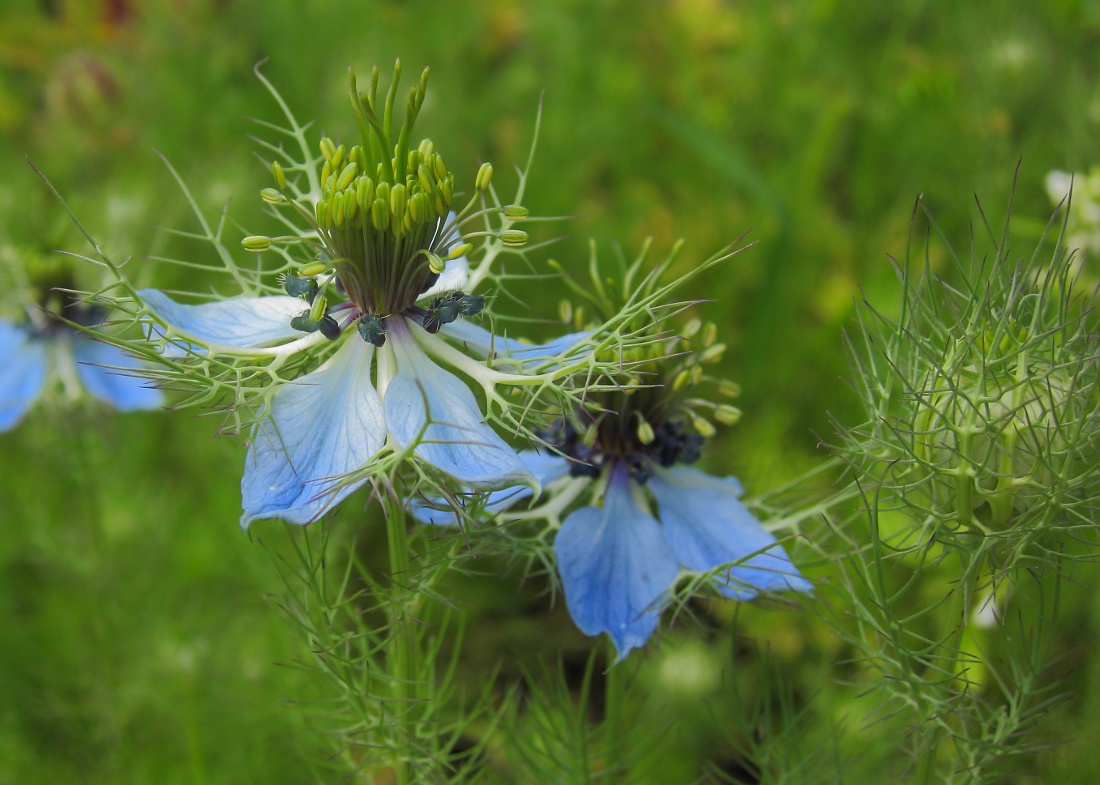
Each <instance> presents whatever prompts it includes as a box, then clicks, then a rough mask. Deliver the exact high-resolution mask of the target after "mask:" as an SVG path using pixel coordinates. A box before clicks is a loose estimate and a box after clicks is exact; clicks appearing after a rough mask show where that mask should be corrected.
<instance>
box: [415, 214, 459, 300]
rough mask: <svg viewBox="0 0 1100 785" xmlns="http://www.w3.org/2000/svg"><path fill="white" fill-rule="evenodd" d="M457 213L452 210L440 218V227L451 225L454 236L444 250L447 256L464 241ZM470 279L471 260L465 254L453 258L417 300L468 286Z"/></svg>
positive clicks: (452, 235)
mask: <svg viewBox="0 0 1100 785" xmlns="http://www.w3.org/2000/svg"><path fill="white" fill-rule="evenodd" d="M454 220H455V214H454V211H453V210H452V211H451V212H449V213H447V217H446V218H443V219H440V223H439V227H440V228H444V227H447V226H450V227H451V231H450V235H451V237H452V238H453V239H452V240H451V242H450V243H449V244H448V245H447V247H446V248H445V249H444V251H443V255H444V256H446V255H447V254H448V253H450V251H451V249H452V248H454V247H455V246H456V245H459V244H461V243H462V237H460V236H459V234H458V231H457V230H456V229H455V226H454ZM469 280H470V261H469V260H468V259H467V258H466V257H465V256H459V257H458V258H457V259H451V260H450V261H448V262H446V263H445V264H444V265H443V272H441V273H440V274H439V277H438V278H436V280H435V283H434V284H432V285H431V286H430V287H429V288H428V289H425V290H424V293H423V294H421V295H420V296H419V297H417V298H416V299H417V300H423V299H425V298H427V297H435V296H436V295H438V294H440V293H442V292H453V291H456V290H461V289H465V288H466V282H467V281H469Z"/></svg>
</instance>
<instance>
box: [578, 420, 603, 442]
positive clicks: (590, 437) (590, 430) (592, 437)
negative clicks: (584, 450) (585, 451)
mask: <svg viewBox="0 0 1100 785" xmlns="http://www.w3.org/2000/svg"><path fill="white" fill-rule="evenodd" d="M598 435H599V429H598V428H597V427H596V423H592V424H591V425H589V426H588V427H587V428H585V429H584V436H583V437H581V444H583V445H584V446H585V447H591V446H592V445H593V444H595V443H596V436H598Z"/></svg>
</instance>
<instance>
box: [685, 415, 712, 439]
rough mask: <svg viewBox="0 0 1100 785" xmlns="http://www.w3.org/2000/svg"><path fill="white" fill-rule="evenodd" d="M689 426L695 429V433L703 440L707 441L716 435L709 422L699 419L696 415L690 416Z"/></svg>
mask: <svg viewBox="0 0 1100 785" xmlns="http://www.w3.org/2000/svg"><path fill="white" fill-rule="evenodd" d="M691 424H692V425H693V426H694V427H695V430H696V432H697V433H698V434H699V435H700V436H702V437H703V438H704V439H709V438H711V437H712V436H714V434H716V433H717V431H716V430H715V429H714V426H713V425H712V424H711V422H710V420H707V419H705V418H703V417H700V416H699V415H697V414H693V415H692V416H691Z"/></svg>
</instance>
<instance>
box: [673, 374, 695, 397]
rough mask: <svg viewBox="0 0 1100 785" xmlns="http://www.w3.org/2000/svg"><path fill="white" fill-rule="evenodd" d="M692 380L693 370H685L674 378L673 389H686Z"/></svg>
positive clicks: (674, 390)
mask: <svg viewBox="0 0 1100 785" xmlns="http://www.w3.org/2000/svg"><path fill="white" fill-rule="evenodd" d="M690 381H691V371H688V370H683V371H680V372H679V373H678V374H676V378H675V379H673V380H672V391H673V392H677V391H678V390H682V389H684V386H685V385H687V384H688V382H690Z"/></svg>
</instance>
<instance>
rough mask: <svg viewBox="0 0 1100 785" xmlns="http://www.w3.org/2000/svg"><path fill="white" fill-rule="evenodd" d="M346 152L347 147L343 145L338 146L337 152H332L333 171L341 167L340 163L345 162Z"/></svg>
mask: <svg viewBox="0 0 1100 785" xmlns="http://www.w3.org/2000/svg"><path fill="white" fill-rule="evenodd" d="M346 152H347V148H345V147H344V146H343V145H340V146H339V147H337V148H336V152H334V153H333V154H332V171H334V172H335V171H337V170H339V169H340V164H342V163H343V162H344V153H346Z"/></svg>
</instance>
